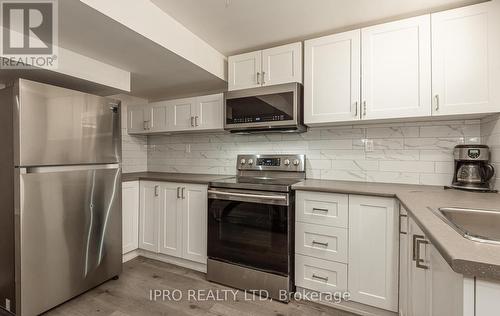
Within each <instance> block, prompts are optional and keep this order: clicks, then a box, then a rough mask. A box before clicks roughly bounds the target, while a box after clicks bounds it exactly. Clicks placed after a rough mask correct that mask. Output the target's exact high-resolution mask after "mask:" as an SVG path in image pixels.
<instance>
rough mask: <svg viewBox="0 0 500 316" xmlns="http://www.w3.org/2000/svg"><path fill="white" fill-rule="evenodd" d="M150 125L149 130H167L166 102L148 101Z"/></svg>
mask: <svg viewBox="0 0 500 316" xmlns="http://www.w3.org/2000/svg"><path fill="white" fill-rule="evenodd" d="M149 107H150V113H151V114H150V123H151V124H150V127H149V132H161V131H165V130H167V128H168V126H167V104H166V103H165V102H155V103H150V104H149Z"/></svg>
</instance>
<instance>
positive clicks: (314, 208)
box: [313, 207, 328, 213]
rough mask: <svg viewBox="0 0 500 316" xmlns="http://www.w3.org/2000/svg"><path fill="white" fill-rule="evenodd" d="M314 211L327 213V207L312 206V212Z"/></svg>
mask: <svg viewBox="0 0 500 316" xmlns="http://www.w3.org/2000/svg"><path fill="white" fill-rule="evenodd" d="M314 211H316V212H323V213H328V209H326V208H316V207H313V212H314Z"/></svg>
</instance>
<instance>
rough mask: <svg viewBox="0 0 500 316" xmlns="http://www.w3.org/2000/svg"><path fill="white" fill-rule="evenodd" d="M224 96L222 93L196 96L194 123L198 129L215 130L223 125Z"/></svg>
mask: <svg viewBox="0 0 500 316" xmlns="http://www.w3.org/2000/svg"><path fill="white" fill-rule="evenodd" d="M223 107H224V96H223V95H222V93H219V94H213V95H206V96H202V97H198V98H196V104H195V120H194V125H195V128H196V129H198V130H217V129H222V128H223V127H224V122H223V118H224V113H223Z"/></svg>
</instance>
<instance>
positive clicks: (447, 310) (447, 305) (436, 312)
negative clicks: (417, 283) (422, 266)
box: [427, 244, 474, 316]
mask: <svg viewBox="0 0 500 316" xmlns="http://www.w3.org/2000/svg"><path fill="white" fill-rule="evenodd" d="M427 247H428V251H429V268H430V269H429V270H428V271H427V273H430V276H429V278H430V279H431V284H430V289H429V286H428V287H427V288H428V290H427V291H428V294H429V293H430V294H431V295H432V297H431V314H429V315H432V316H454V315H468V314H467V313H466V310H465V309H464V299H465V298H467V296H466V295H467V292H465V291H464V277H463V275H461V274H458V273H456V272H455V271H453V270H452V269H451V267H450V265H449V264H448V263H447V262H446V260H445V259H444V258H443V257H442V256H441V254H440V253H439V251H438V250H437V249H436V248H435V247H434V246H433V245H432V244H428V245H427ZM473 295H474V294H473V292H472V293H471V294H470V296H471V297H470V299H472V297H473Z"/></svg>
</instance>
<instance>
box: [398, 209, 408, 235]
mask: <svg viewBox="0 0 500 316" xmlns="http://www.w3.org/2000/svg"><path fill="white" fill-rule="evenodd" d="M403 217H406V218H408V215H406V214H399V233H400V234H403V235H406V234H407V232H404V231H403V230H402V229H401V223H402V222H403V220H402V219H403Z"/></svg>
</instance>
